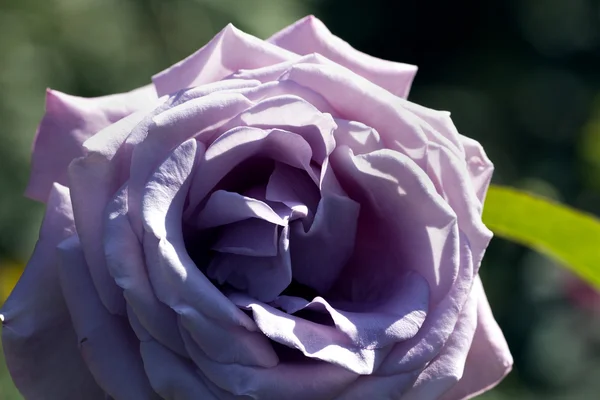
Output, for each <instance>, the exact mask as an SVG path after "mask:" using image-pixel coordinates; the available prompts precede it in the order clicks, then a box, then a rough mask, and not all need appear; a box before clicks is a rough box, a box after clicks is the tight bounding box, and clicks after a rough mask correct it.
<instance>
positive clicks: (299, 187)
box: [265, 162, 320, 220]
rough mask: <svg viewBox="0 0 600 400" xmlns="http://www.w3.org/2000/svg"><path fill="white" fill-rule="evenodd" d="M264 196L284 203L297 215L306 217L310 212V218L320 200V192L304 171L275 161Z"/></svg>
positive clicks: (312, 216)
mask: <svg viewBox="0 0 600 400" xmlns="http://www.w3.org/2000/svg"><path fill="white" fill-rule="evenodd" d="M265 198H266V200H269V201H273V202H280V203H283V204H285V205H286V206H287V207H288V208H290V209H291V210H293V211H294V212H295V213H298V215H302V216H304V217H306V216H307V215H309V214H312V215H311V216H310V219H311V220H312V218H314V213H315V212H316V211H317V206H318V204H319V201H320V193H319V188H318V187H317V186H316V185H315V183H314V182H313V181H312V180H311V179H310V177H309V176H308V175H307V174H306V172H304V171H302V170H300V169H298V168H294V167H290V166H289V165H287V164H283V163H279V162H276V163H275V168H274V169H273V173H272V174H271V176H270V177H269V181H268V183H267V187H266V190H265Z"/></svg>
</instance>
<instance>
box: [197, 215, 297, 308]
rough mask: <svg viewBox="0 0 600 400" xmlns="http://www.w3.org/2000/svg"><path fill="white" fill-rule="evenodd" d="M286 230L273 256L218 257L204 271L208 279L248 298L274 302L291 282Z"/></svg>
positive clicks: (231, 255) (225, 255) (283, 230)
mask: <svg viewBox="0 0 600 400" xmlns="http://www.w3.org/2000/svg"><path fill="white" fill-rule="evenodd" d="M289 246H290V240H289V228H288V227H287V226H286V227H284V228H283V229H282V231H281V235H280V237H279V241H278V248H277V256H275V257H248V256H239V255H235V254H219V255H217V256H216V257H215V258H213V260H212V262H211V263H210V265H209V267H208V274H209V276H210V277H212V278H215V279H217V280H218V281H219V282H220V283H223V282H225V281H227V282H229V283H230V284H231V285H232V286H233V287H235V288H237V289H240V290H244V291H245V292H246V293H248V294H249V295H250V296H252V297H254V298H256V299H259V300H261V301H265V302H269V301H271V300H273V299H275V298H276V297H277V296H279V295H280V294H281V292H283V291H284V290H285V288H287V287H288V286H289V284H290V283H291V282H292V265H291V260H290V249H289Z"/></svg>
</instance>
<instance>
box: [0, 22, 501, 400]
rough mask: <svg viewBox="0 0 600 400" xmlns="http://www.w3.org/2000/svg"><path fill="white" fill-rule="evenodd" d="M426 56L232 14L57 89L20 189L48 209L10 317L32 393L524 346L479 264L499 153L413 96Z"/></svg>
mask: <svg viewBox="0 0 600 400" xmlns="http://www.w3.org/2000/svg"><path fill="white" fill-rule="evenodd" d="M415 72H416V68H415V67H413V66H410V65H406V64H398V63H393V62H388V61H383V60H379V59H376V58H372V57H370V56H367V55H365V54H363V53H360V52H358V51H356V50H354V49H352V48H351V47H350V46H349V45H348V44H347V43H345V42H343V41H341V40H340V39H339V38H337V37H335V36H333V35H332V34H331V33H329V31H328V30H327V29H326V28H325V26H324V25H323V24H322V23H321V22H320V21H318V20H317V19H315V18H314V17H307V18H305V19H303V20H301V21H298V22H297V23H295V24H294V25H292V26H290V27H288V28H286V29H284V30H283V31H281V32H279V33H277V34H276V35H275V36H273V37H272V38H270V39H269V40H267V41H261V40H259V39H256V38H254V37H252V36H249V35H247V34H244V33H242V32H240V31H238V30H237V29H235V28H234V27H232V26H228V27H226V28H225V29H224V30H223V31H221V33H219V34H218V35H217V36H216V37H215V38H214V39H213V40H212V41H211V42H209V43H208V44H207V45H206V46H204V47H203V48H202V49H200V50H199V51H198V52H196V53H195V54H193V55H191V56H190V57H188V58H187V59H185V60H183V61H182V62H180V63H178V64H176V65H174V66H173V67H171V68H169V69H167V70H166V71H164V72H162V73H160V74H158V75H156V76H155V77H154V78H153V85H150V86H148V87H144V88H141V89H138V90H136V91H133V92H129V93H124V94H118V95H114V96H108V97H100V98H93V99H83V98H78V97H73V96H68V95H65V94H62V93H59V92H55V91H49V92H48V94H47V105H46V114H45V116H44V118H43V120H42V122H41V125H40V127H39V130H38V133H37V137H36V140H35V145H34V150H33V161H32V162H33V165H32V176H31V181H30V185H29V187H28V189H27V194H28V195H29V196H30V197H32V198H34V199H37V200H40V201H43V202H45V203H46V205H47V211H46V215H45V219H44V222H43V224H42V228H41V231H40V238H39V241H38V244H37V246H36V249H35V251H34V253H33V255H32V258H31V260H30V261H29V264H28V266H27V268H26V270H25V272H24V275H23V276H22V278H21V280H20V281H19V283H18V284H17V286H16V288H15V290H14V291H13V293H12V294H11V296H10V298H9V299H8V300H7V302H6V303H5V305H4V308H3V311H2V314H3V344H4V350H5V353H6V359H7V363H8V366H9V369H10V372H11V375H12V377H13V379H14V381H15V384H16V385H17V387H18V388H19V389H20V391H21V392H22V393H23V394H24V396H25V397H26V398H28V399H49V398H50V399H83V398H85V399H95V398H98V399H103V398H105V397H104V396H105V395H108V396H110V397H112V398H114V399H127V400H129V399H149V398H165V399H191V398H194V399H229V398H234V397H235V396H242V397H243V398H254V399H366V398H372V399H386V398H389V399H399V398H402V399H434V398H444V399H460V398H467V397H470V396H472V395H474V394H477V393H479V392H481V391H483V390H485V389H487V388H489V387H491V386H493V385H494V384H495V383H496V382H498V381H499V380H500V379H501V378H502V377H503V376H504V375H505V374H506V373H507V372H508V371H509V370H510V367H511V364H512V360H511V356H510V353H509V352H508V349H507V346H506V343H505V341H504V339H503V337H502V334H501V332H500V330H499V328H498V326H497V324H496V323H495V321H494V319H493V316H492V314H491V311H490V309H489V306H488V303H487V300H486V297H485V294H484V292H483V288H482V285H481V282H480V280H479V277H478V268H479V265H480V262H481V259H482V257H483V253H484V251H485V248H486V246H487V244H488V241H489V240H490V237H491V233H490V232H489V230H488V229H486V227H485V226H484V225H483V223H482V221H481V209H482V202H483V199H484V196H485V192H486V190H487V186H488V184H489V180H490V177H491V173H492V164H491V163H490V162H489V160H488V159H487V157H486V156H485V153H484V151H483V149H482V148H481V146H480V145H479V144H478V143H477V142H475V141H474V140H471V139H468V138H466V137H464V136H461V135H460V134H458V132H457V131H456V129H455V128H454V126H453V124H452V122H451V120H450V118H449V115H448V114H447V113H443V112H438V111H434V110H430V109H426V108H424V107H420V106H418V105H416V104H413V103H410V102H408V101H406V100H404V98H405V97H406V95H407V93H408V89H409V86H410V83H411V81H412V78H413V76H414V73H415ZM155 93H157V94H158V96H161V97H160V98H159V99H157V96H156V94H155ZM236 398H237V397H236Z"/></svg>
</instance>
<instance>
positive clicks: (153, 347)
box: [141, 340, 218, 400]
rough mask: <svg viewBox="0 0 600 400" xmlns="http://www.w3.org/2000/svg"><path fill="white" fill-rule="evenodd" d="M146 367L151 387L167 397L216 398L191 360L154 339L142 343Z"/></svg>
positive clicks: (168, 399) (188, 399)
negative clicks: (178, 354)
mask: <svg viewBox="0 0 600 400" xmlns="http://www.w3.org/2000/svg"><path fill="white" fill-rule="evenodd" d="M141 352H142V357H143V358H144V367H145V369H146V373H147V374H148V378H149V379H150V382H151V383H152V387H153V388H154V390H156V392H157V393H159V394H160V396H161V397H162V398H163V399H165V400H199V399H202V400H217V399H218V398H217V397H215V396H213V394H212V393H211V392H210V391H209V390H208V388H207V386H206V385H205V384H204V383H203V382H202V379H201V377H200V375H199V374H198V373H197V372H196V371H195V369H194V367H193V366H192V363H191V362H190V361H189V360H185V359H183V358H181V357H179V356H177V355H176V354H175V353H172V352H171V351H169V350H168V349H166V348H165V347H163V346H162V345H161V344H160V343H157V342H155V341H153V340H152V341H148V342H143V343H142V344H141Z"/></svg>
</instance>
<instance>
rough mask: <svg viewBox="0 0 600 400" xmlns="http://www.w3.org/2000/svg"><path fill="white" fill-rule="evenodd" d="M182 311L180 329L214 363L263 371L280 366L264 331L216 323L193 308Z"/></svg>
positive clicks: (181, 309) (182, 309) (180, 313)
mask: <svg viewBox="0 0 600 400" xmlns="http://www.w3.org/2000/svg"><path fill="white" fill-rule="evenodd" d="M178 311H179V321H180V329H181V330H185V333H186V334H189V338H190V339H192V340H193V341H194V342H195V343H196V345H197V346H198V348H200V349H201V350H202V351H203V352H204V353H205V354H206V355H207V356H208V357H210V358H211V359H212V360H214V361H217V362H220V363H227V364H230V363H238V364H241V365H248V366H256V367H263V368H271V367H274V366H275V365H277V364H278V363H279V359H278V357H277V354H275V351H274V350H273V347H272V346H271V343H269V340H268V339H267V337H266V336H264V335H263V334H262V333H261V332H260V331H249V330H247V329H246V328H244V327H241V326H230V325H221V324H219V323H215V321H213V320H212V319H210V318H207V317H206V316H205V315H203V314H202V313H199V312H197V311H195V310H194V309H192V308H191V307H182V308H180V309H179V310H178Z"/></svg>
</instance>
